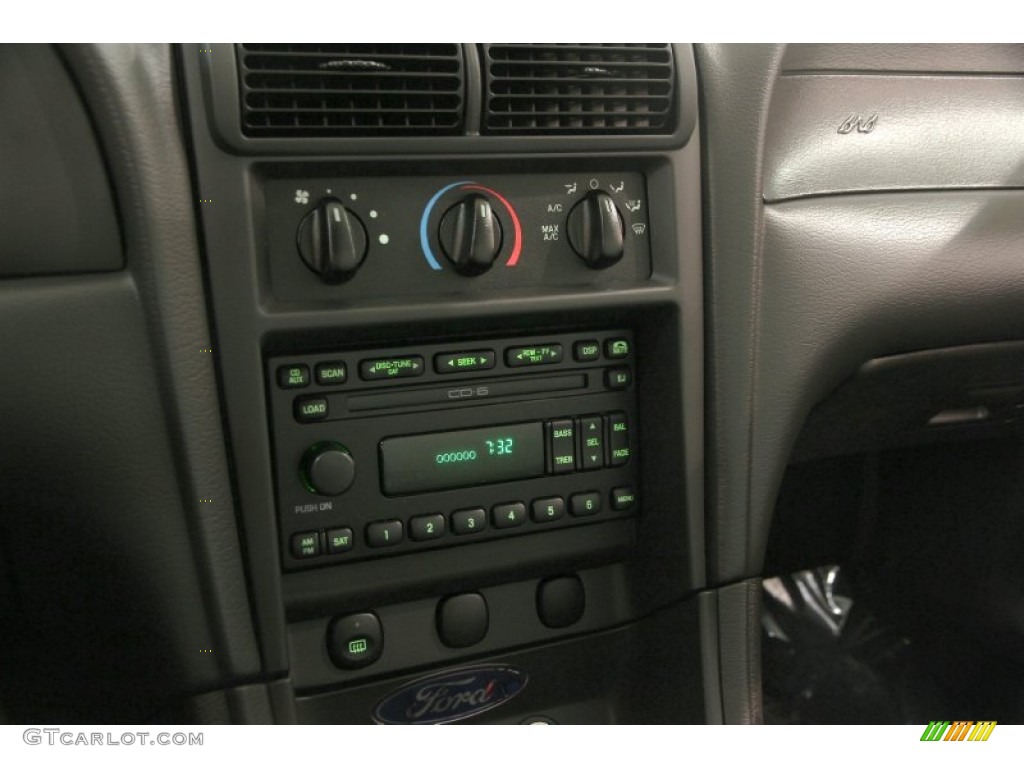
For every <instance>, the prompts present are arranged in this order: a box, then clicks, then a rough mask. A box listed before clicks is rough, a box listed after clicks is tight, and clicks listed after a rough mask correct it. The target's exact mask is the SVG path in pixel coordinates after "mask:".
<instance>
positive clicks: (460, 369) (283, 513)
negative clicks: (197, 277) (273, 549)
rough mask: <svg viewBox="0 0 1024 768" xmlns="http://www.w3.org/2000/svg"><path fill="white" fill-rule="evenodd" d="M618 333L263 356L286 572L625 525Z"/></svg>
mask: <svg viewBox="0 0 1024 768" xmlns="http://www.w3.org/2000/svg"><path fill="white" fill-rule="evenodd" d="M635 357H636V355H635V351H634V349H633V338H632V334H631V333H630V332H629V331H627V330H618V331H606V332H599V333H571V334H565V333H556V334H552V335H548V336H542V337H519V338H506V339H490V340H486V339H485V340H473V341H468V342H466V343H465V344H461V345H460V344H455V345H453V344H451V343H446V344H443V345H439V344H437V345H436V344H428V345H419V346H413V347H403V348H388V349H369V350H348V351H341V352H331V353H327V354H313V355H293V356H286V357H274V358H271V359H269V360H268V361H267V375H268V379H267V380H268V383H269V385H270V402H271V412H272V420H273V430H272V432H273V435H274V450H275V479H276V485H277V508H278V516H279V520H280V532H281V544H282V558H283V562H284V565H285V567H286V568H287V569H294V568H305V567H314V566H321V565H340V564H343V563H346V562H352V561H355V560H360V559H365V558H376V557H382V556H389V555H396V554H409V553H413V552H418V551H423V550H426V549H434V548H437V547H446V546H454V545H460V544H468V543H474V542H483V541H489V540H493V539H496V538H507V537H510V536H516V537H519V536H523V535H526V534H543V533H545V532H547V531H551V530H558V529H561V528H565V527H574V526H581V525H591V524H594V523H600V522H602V521H605V520H611V519H617V518H622V517H630V516H632V515H634V514H636V513H637V511H638V509H639V506H640V503H639V488H638V482H639V471H638V470H639V465H638V454H639V439H638V435H637V423H638V415H637V410H636V409H637V405H636V397H635V394H634V375H635Z"/></svg>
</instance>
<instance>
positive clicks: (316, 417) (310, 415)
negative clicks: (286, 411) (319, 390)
mask: <svg viewBox="0 0 1024 768" xmlns="http://www.w3.org/2000/svg"><path fill="white" fill-rule="evenodd" d="M295 416H296V418H297V419H298V420H299V421H320V420H321V419H326V418H327V398H324V397H314V398H305V399H302V400H298V401H297V402H296V404H295Z"/></svg>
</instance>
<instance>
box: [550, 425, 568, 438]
mask: <svg viewBox="0 0 1024 768" xmlns="http://www.w3.org/2000/svg"><path fill="white" fill-rule="evenodd" d="M553 434H554V436H555V437H556V438H571V437H572V428H571V427H569V428H567V429H556V430H555V431H554V433H553Z"/></svg>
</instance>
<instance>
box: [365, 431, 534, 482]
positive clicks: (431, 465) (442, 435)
mask: <svg viewBox="0 0 1024 768" xmlns="http://www.w3.org/2000/svg"><path fill="white" fill-rule="evenodd" d="M380 471H381V487H382V488H383V489H384V493H386V494H388V495H390V496H400V495H403V494H408V493H420V492H422V491H436V490H440V489H442V488H459V487H462V486H471V485H483V484H485V483H497V482H501V481H505V480H519V479H523V478H528V477H537V476H538V475H542V474H544V430H543V425H542V424H541V423H540V422H534V423H532V424H510V425H505V426H501V427H488V428H486V429H466V430H460V431H457V432H433V433H430V434H426V435H409V436H404V437H389V438H387V439H385V440H382V441H381V443H380Z"/></svg>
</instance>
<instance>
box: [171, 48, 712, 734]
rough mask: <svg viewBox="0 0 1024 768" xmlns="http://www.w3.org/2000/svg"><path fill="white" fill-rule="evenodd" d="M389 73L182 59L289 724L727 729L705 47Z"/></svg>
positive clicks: (389, 62)
mask: <svg viewBox="0 0 1024 768" xmlns="http://www.w3.org/2000/svg"><path fill="white" fill-rule="evenodd" d="M355 48H359V50H355ZM364 48H365V49H364ZM364 48H360V47H359V46H355V47H352V46H349V47H348V48H346V47H345V46H326V45H325V46H262V47H261V46H258V45H239V46H228V45H205V46H202V47H200V46H184V47H182V48H181V49H180V51H179V53H180V65H181V70H182V75H183V79H184V82H185V86H186V91H187V94H188V109H189V113H190V129H191V133H192V137H193V142H194V152H195V179H196V187H197V193H196V194H197V199H198V201H199V202H198V203H197V205H198V206H199V210H200V212H201V216H202V225H203V234H204V238H205V253H206V265H205V266H206V270H207V280H208V290H209V296H208V299H209V301H210V304H211V307H212V314H213V316H214V318H215V323H216V328H215V331H216V334H215V338H216V342H215V347H214V349H213V353H214V354H215V356H216V360H217V364H218V371H219V374H220V383H221V387H222V397H223V408H224V412H225V413H226V417H227V431H228V433H229V435H230V439H231V453H232V459H233V465H234V466H233V468H234V478H233V480H234V484H235V491H236V496H237V503H238V514H239V519H240V521H241V523H242V528H243V529H244V532H245V542H244V544H245V551H246V555H247V567H248V571H249V578H250V586H251V590H252V596H251V597H252V602H253V605H254V607H255V609H256V614H257V619H258V624H259V627H260V633H261V637H260V640H261V648H262V652H263V661H264V671H265V673H266V675H267V679H268V680H271V681H273V684H274V685H275V690H277V691H278V692H279V693H278V696H277V698H276V699H275V702H276V704H275V706H276V710H275V717H276V718H277V719H278V720H279V721H281V722H306V723H317V722H350V723H362V722H448V721H455V720H464V719H467V720H469V721H472V722H510V723H511V722H566V723H571V722H705V721H706V720H707V719H708V718H709V717H712V719H713V715H709V711H713V710H714V706H715V705H714V701H713V693H712V689H711V688H709V687H708V686H707V685H706V680H707V679H708V678H709V675H710V676H713V675H715V671H714V663H715V662H714V659H713V658H712V657H713V653H712V652H711V651H709V650H708V646H707V644H706V643H705V642H703V641H702V632H705V631H706V630H705V629H702V627H706V626H709V625H708V623H707V621H706V614H708V612H710V611H713V605H711V603H710V602H709V600H708V598H706V597H704V596H702V595H701V594H700V591H701V589H702V588H703V586H704V562H703V553H704V531H703V518H702V511H703V431H702V430H703V391H702V381H703V364H702V359H703V326H702V315H703V308H702V295H701V294H702V289H701V285H702V282H701V260H700V199H699V146H698V139H699V136H698V133H697V131H696V128H695V123H696V104H697V98H696V79H695V76H694V72H693V57H692V51H691V50H690V49H689V47H688V46H678V45H677V46H617V45H611V44H609V45H599V46H564V47H561V48H560V47H559V46H537V47H536V50H534V49H530V50H529V51H528V54H529V55H528V56H526V58H525V59H521V58H516V57H521V56H524V55H526V54H524V53H523V51H524V50H525V48H524V47H522V46H519V47H517V46H487V45H484V46H472V45H465V46H419V47H417V46H411V47H409V49H408V50H397V49H399V48H401V46H376V47H374V46H366V47H364ZM413 49H415V50H413ZM426 49H430V50H426ZM435 49H436V50H435ZM356 54H358V56H357V55H356ZM418 57H426V58H425V59H424V60H426V59H429V62H428V63H429V66H427V65H426V64H424V65H423V66H424V67H426V68H425V69H422V70H420V69H415V70H410V71H409V72H404V73H402V74H401V78H399V75H398V74H396V73H395V72H394V71H393V69H394V68H395V67H398V66H399V65H400V63H402V62H405V63H406V64H408V63H409V62H414V63H413V64H408V66H410V67H414V66H419V64H418V63H416V62H419V58H418ZM430 57H433V58H430ZM602 57H603V58H602ZM367 62H375V69H376V70H377V71H378V73H377V76H378V80H377V81H375V83H376V84H375V85H374V88H377V89H378V91H377V92H379V90H380V88H383V87H384V86H383V85H381V83H384V82H385V81H386V83H387V84H388V87H392V86H393V85H394V83H396V82H401V83H406V84H409V83H411V84H413V85H409V86H408V87H409V88H410V89H412V90H408V91H407V92H406V93H404V95H402V97H401V99H398V100H395V99H393V98H392V97H391V96H388V95H386V94H385V95H383V96H382V95H379V93H378V95H377V96H375V97H374V98H375V99H376V101H365V99H364V97H365V94H366V93H367V92H369V90H370V87H369V86H368V85H367V82H368V80H367V78H370V77H371V73H368V72H366V71H364V70H365V69H366V67H368V66H369V64H367ZM524 62H526V63H524ZM609 62H610V63H609ZM542 63H543V66H542ZM378 65H379V66H378ZM402 65H403V66H404V65H405V64H402ZM524 67H525V68H526V69H524ZM385 68H389V69H385ZM385 71H389V72H392V75H390V76H388V77H386V78H385V77H383V76H381V75H380V73H381V72H385ZM524 72H525V73H526V74H525V75H524V76H525V77H526V80H528V81H531V82H532V81H536V80H537V79H538V78H540V77H552V78H556V80H557V82H556V83H555V84H554V85H553V86H551V88H553V90H549V91H541V90H536V89H534V91H533V96H532V97H531V98H535V99H538V98H539V99H540V100H539V101H536V102H535V103H534V105H533V107H532V108H531V109H532V112H529V114H531V115H533V116H532V117H530V118H529V119H527V118H526V117H524V115H526V114H527V112H526V111H524V110H521V109H520V108H519V106H517V105H519V103H520V102H519V101H516V99H521V98H525V95H524V94H526V93H527V92H526V91H523V90H522V88H521V87H520V86H519V85H516V86H515V87H512V86H508V84H507V82H506V79H507V77H510V76H512V75H516V73H519V74H522V73H524ZM325 73H326V74H325ZM638 73H640V74H638ZM652 73H653V75H656V76H657V77H658V78H662V77H663V78H665V82H666V83H668V85H664V84H663V83H662V81H661V80H657V81H651V82H646V81H645V82H644V83H643V84H642V87H641V85H639V84H638V83H639V82H640V80H642V78H641V77H640V75H641V74H642V75H643V76H644V77H647V75H651V74H652ZM626 75H629V77H628V78H626V77H625V76H626ZM653 75H652V76H653ZM423 78H435V81H434V82H433V84H432V85H431V86H430V88H425V87H420V86H421V85H422V79H423ZM580 78H583V81H584V82H583V83H582V85H581V84H580ZM607 78H611V80H610V81H609V82H611V85H609V86H607V87H605V86H602V85H601V83H602V82H603V81H604V80H605V79H607ZM622 78H625V79H622ZM314 80H315V81H316V82H317V83H319V85H318V86H317V89H318V92H319V95H317V96H316V99H315V100H311V99H313V96H312V95H311V92H312V90H313V89H312V86H311V85H310V84H311V83H312V82H313V81H314ZM626 80H629V83H626ZM339 82H341V83H343V84H344V85H343V86H337V84H338V83H339ZM335 86H337V88H336V89H335V90H336V91H337V93H340V94H341V95H331V94H332V93H334V91H331V92H330V93H327V95H324V93H323V92H325V90H326V89H329V88H335ZM413 86H415V88H414V87H413ZM612 86H614V87H612ZM394 87H399V86H394ZM281 88H290V89H291V91H289V93H288V94H287V96H282V95H281V94H280V93H279V92H278V91H275V90H274V89H281ZM601 88H604V90H603V91H602V90H601ZM268 89H269V90H268ZM445 89H448V90H445ZM271 91H273V92H271ZM449 91H450V93H449ZM424 94H430V96H429V97H428V96H426V95H424ZM446 94H447V95H446ZM452 94H454V95H452ZM545 94H558V98H559V99H562V100H563V101H564V102H565V103H564V104H562V103H561V102H559V104H560V105H559V106H558V107H557V108H556V109H554V112H552V113H551V115H548V116H547V117H545V116H544V115H543V114H542V113H543V110H541V112H538V110H539V109H540V108H544V107H549V106H551V103H552V102H551V99H553V98H555V96H552V95H545ZM574 94H575V95H574ZM601 94H603V95H601ZM599 96H600V98H602V99H604V100H605V101H603V102H601V106H599V107H598V106H595V105H596V104H597V102H596V101H595V100H597V99H598V98H599ZM366 98H369V97H366ZM427 98H429V100H430V101H429V104H427V106H423V107H419V106H417V104H420V103H421V102H420V101H417V100H418V99H427ZM360 99H363V100H362V101H360ZM503 99H504V101H503ZM574 99H575V100H574ZM510 100H511V101H510ZM424 103H426V102H424ZM403 105H404V106H403ZM410 105H411V106H410ZM581 105H582V106H581ZM357 107H358V110H361V111H358V114H356V113H355V112H353V110H356V108H357ZM449 108H450V109H451V115H452V116H451V119H450V120H449V112H448V110H449ZM403 110H407V111H404V112H403ZM581 110H582V111H581ZM539 114H540V115H541V116H538V115H539ZM282 115H283V116H282ZM425 115H430V116H431V117H430V118H429V119H427V118H426V117H424V116H425ZM552 115H553V116H552ZM439 691H443V692H444V693H443V694H442V693H439ZM403 697H411V698H409V699H408V702H413V703H408V702H406V699H405V698H403ZM439 697H440V698H439ZM428 700H429V701H430V702H433V703H432V704H431V705H430V706H427V705H426V704H424V702H426V701H428ZM403 702H406V703H403ZM415 702H420V704H419V705H416V704H415ZM432 708H433V709H432ZM396 713H397V714H396ZM403 713H404V714H403Z"/></svg>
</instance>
